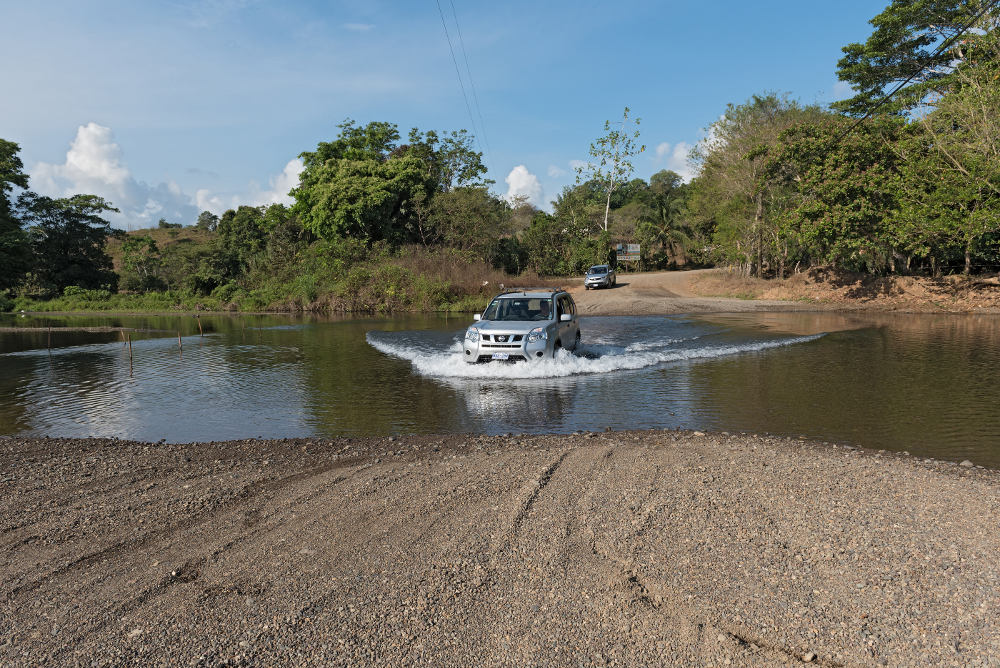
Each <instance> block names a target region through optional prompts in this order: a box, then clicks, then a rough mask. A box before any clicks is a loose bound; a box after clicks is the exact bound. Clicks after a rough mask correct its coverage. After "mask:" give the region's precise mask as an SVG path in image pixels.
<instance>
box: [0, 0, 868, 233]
mask: <svg viewBox="0 0 1000 668" xmlns="http://www.w3.org/2000/svg"><path fill="white" fill-rule="evenodd" d="M886 3H887V0H840V1H838V2H814V1H811V0H788V1H783V2H777V1H770V2H769V1H767V0H759V1H757V2H752V3H751V2H745V1H742V2H736V1H732V2H730V1H715V2H713V1H711V0H704V1H702V2H674V1H664V2H631V1H629V0H620V1H618V2H615V3H603V2H588V1H586V0H577V1H572V2H564V1H561V0H560V1H552V2H538V1H537V0H536V1H535V2H521V1H520V0H509V1H508V2H468V1H466V0H418V1H416V2H378V1H364V2H362V1H336V0H332V1H330V2H306V1H295V0H290V1H286V2H278V1H271V0H210V1H202V2H194V1H188V0H164V1H161V2H135V1H134V0H130V1H117V0H89V1H88V2H79V1H78V0H40V1H39V2H30V3H17V2H11V1H2V2H0V22H2V23H3V25H4V26H5V31H4V39H3V40H2V41H0V62H2V63H4V71H3V82H4V94H3V96H2V97H0V138H4V139H7V140H10V141H15V142H18V143H19V144H20V145H21V158H22V160H23V161H24V163H25V166H26V169H27V171H28V173H29V174H30V176H31V187H32V188H33V189H35V190H37V191H39V192H43V193H45V194H50V195H58V196H61V195H65V194H70V193H71V192H92V193H96V194H100V195H103V196H105V197H107V198H108V199H110V200H111V201H112V202H113V203H114V204H116V205H117V206H119V207H120V208H121V209H122V214H121V215H120V216H117V217H116V218H115V223H116V224H117V225H119V226H122V227H135V226H145V225H149V224H152V225H155V224H156V221H157V220H158V219H159V218H160V217H166V218H167V219H168V220H170V221H173V222H182V223H191V222H193V220H194V218H195V217H196V216H197V213H198V211H200V210H201V209H204V208H208V209H211V210H214V211H216V212H221V211H222V210H224V209H225V208H228V207H230V206H233V205H234V204H236V203H247V204H260V203H266V202H270V201H285V200H283V199H282V198H285V197H286V196H287V191H288V189H289V188H290V187H292V186H293V185H294V183H295V180H296V175H297V171H298V166H297V163H296V162H295V159H296V157H297V156H298V154H299V153H301V152H302V151H308V150H312V149H314V148H315V146H316V144H317V143H318V142H320V141H328V140H330V139H333V138H334V137H335V136H336V133H337V128H336V126H337V124H339V123H340V122H342V121H343V120H344V119H345V118H348V117H349V118H353V119H355V120H356V121H358V122H359V123H362V124H363V123H367V122H368V121H373V120H378V121H389V122H392V123H396V124H397V125H399V128H400V130H401V133H402V134H403V135H404V136H405V135H406V134H407V132H408V131H409V129H410V128H411V127H414V126H416V127H419V128H420V129H421V130H430V129H434V130H439V131H442V130H457V129H461V128H467V129H469V130H474V129H479V130H480V132H479V140H480V146H481V147H482V149H483V150H484V152H485V156H484V157H485V161H486V163H487V165H488V166H489V168H490V174H489V176H490V178H492V179H494V180H495V181H496V185H495V186H494V190H495V191H496V192H497V193H498V194H501V195H507V194H508V193H521V194H526V195H529V196H530V197H531V199H532V201H533V202H534V203H535V204H536V205H539V206H541V207H543V208H549V205H548V202H549V201H550V200H552V199H554V198H555V197H556V196H557V195H558V193H559V192H560V191H561V189H562V188H563V186H565V185H570V184H572V183H573V180H574V174H573V171H572V165H573V164H574V163H575V161H582V160H586V159H587V151H588V148H589V145H590V143H591V142H592V141H593V140H594V139H595V138H597V137H598V136H599V135H600V134H601V133H602V129H603V124H604V121H605V120H609V119H610V120H615V119H619V118H620V117H621V113H622V109H623V107H625V106H629V107H630V108H631V109H632V114H633V115H634V116H638V117H640V118H641V119H642V123H641V125H640V130H641V132H642V136H641V141H642V142H643V143H645V144H646V145H647V147H648V148H647V150H646V152H645V153H644V154H643V155H642V156H640V157H639V158H637V159H636V160H635V167H636V176H639V177H642V178H645V179H648V178H649V176H650V175H652V174H653V173H655V172H656V171H658V170H660V169H664V168H673V169H675V170H677V171H681V172H685V170H686V169H688V168H687V165H686V161H685V160H684V155H685V153H686V150H687V149H688V148H689V147H691V146H693V145H694V144H696V143H697V142H698V140H699V139H701V138H702V137H703V136H704V129H705V128H706V127H707V126H708V125H709V124H710V123H712V122H713V121H714V120H715V119H717V118H718V117H719V115H720V114H721V113H722V112H723V111H724V110H725V107H726V104H727V103H729V102H734V103H740V102H743V101H745V100H746V99H747V98H749V97H750V96H751V95H753V94H754V93H761V92H766V91H775V92H779V93H789V94H791V96H792V97H794V98H796V99H798V100H800V101H802V102H804V103H813V102H818V103H823V104H825V103H828V102H831V101H833V100H836V99H841V98H843V97H846V94H847V92H848V91H847V89H846V88H845V87H844V86H843V84H838V82H837V78H836V62H837V60H838V59H839V58H840V55H841V52H840V47H842V46H843V45H845V44H847V43H849V42H854V41H863V40H864V39H865V38H866V37H867V36H868V35H869V34H870V32H871V26H870V25H869V24H868V21H869V20H870V19H871V18H872V17H873V16H875V15H876V14H877V13H879V12H880V11H881V10H882V9H883V8H884V7H885V5H886ZM439 7H440V10H441V11H442V12H443V14H444V17H445V20H446V24H447V28H448V31H449V33H450V35H451V38H452V42H453V46H454V49H455V56H456V58H457V60H458V64H459V69H460V72H461V76H462V79H463V83H464V86H465V92H466V95H467V96H468V98H469V101H470V104H472V106H473V109H472V116H471V118H470V113H469V111H468V109H467V105H466V102H465V99H464V98H463V95H462V89H461V88H460V86H459V75H458V74H456V71H455V64H454V63H453V61H452V55H451V52H450V51H449V46H448V41H447V39H446V37H445V27H444V25H442V18H441V13H439ZM456 17H457V25H456ZM459 32H460V33H461V38H462V40H461V42H460V41H459ZM463 44H464V54H463V51H462V45H463ZM466 59H467V62H468V71H467V68H466ZM470 72H471V83H470V80H469V77H468V74H469V73H470ZM473 88H474V93H475V96H474V97H473ZM477 100H478V107H477V106H476V105H475V102H476V101H477ZM480 116H481V119H482V122H481V121H480Z"/></svg>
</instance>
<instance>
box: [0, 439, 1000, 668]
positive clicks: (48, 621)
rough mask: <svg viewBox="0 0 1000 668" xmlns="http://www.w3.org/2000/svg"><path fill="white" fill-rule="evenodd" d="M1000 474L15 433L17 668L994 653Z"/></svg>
mask: <svg viewBox="0 0 1000 668" xmlns="http://www.w3.org/2000/svg"><path fill="white" fill-rule="evenodd" d="M998 491H1000V474H998V473H997V472H996V471H990V470H985V469H980V468H977V467H975V466H971V465H969V463H967V462H966V463H965V465H964V466H963V465H961V464H954V463H946V462H939V461H931V460H923V459H918V458H911V457H906V456H899V455H893V454H889V453H876V452H867V451H862V450H858V449H853V448H845V447H843V446H840V447H836V446H834V445H827V444H820V443H811V442H806V441H800V440H791V439H785V438H773V437H764V436H752V435H743V434H732V435H730V434H724V433H722V434H702V433H700V432H673V431H649V432H606V433H596V434H577V435H572V436H504V437H486V436H447V437H416V436H413V437H403V438H383V439H367V440H366V439H346V438H345V439H335V440H282V441H235V442H226V443H195V444H186V445H171V444H166V443H158V444H148V443H136V442H127V441H118V440H106V439H105V440H102V439H76V440H73V439H26V438H9V437H7V438H0V549H2V551H3V563H4V564H5V567H4V569H3V575H2V580H0V600H2V603H0V665H3V666H37V665H85V666H91V665H169V666H175V665H207V666H220V665H254V666H272V665H309V664H311V665H359V664H364V665H369V664H375V665H414V664H423V665H434V666H477V665H484V666H500V665H517V666H522V665H537V666H568V665H587V666H590V665H601V666H604V665H620V666H622V665H629V666H635V665H665V664H666V665H684V666H690V665H712V666H720V665H749V666H758V665H759V666H775V665H795V664H799V663H801V662H803V661H810V662H814V663H816V664H818V665H825V666H834V665H851V666H853V665H865V666H867V665H879V664H885V665H893V666H926V665H961V666H975V665H983V666H986V665H989V666H997V665H1000V622H998V619H1000V596H998V592H1000V569H998V568H997V566H998V555H1000V531H998V529H1000V496H998Z"/></svg>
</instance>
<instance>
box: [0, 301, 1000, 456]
mask: <svg viewBox="0 0 1000 668" xmlns="http://www.w3.org/2000/svg"><path fill="white" fill-rule="evenodd" d="M470 321H471V319H470V318H468V317H451V318H445V317H438V316H417V317H403V318H392V319H363V318H362V319H323V318H314V317H313V318H311V317H293V316H224V315H211V316H202V317H201V318H199V319H196V318H194V317H192V316H105V315H88V316H33V315H28V316H2V317H0V434H29V435H39V436H41V435H47V436H117V437H121V438H129V439H142V440H150V441H155V440H160V439H166V440H168V441H171V442H186V441H209V440H223V439H234V438H248V437H267V438H272V437H299V436H334V435H384V434H399V433H445V432H483V433H488V434H497V433H506V432H515V433H518V432H573V431H577V430H603V429H605V428H608V427H610V428H612V429H615V430H619V429H641V428H687V429H703V430H727V431H753V432H768V433H775V434H785V435H792V436H806V437H808V438H813V439H819V440H825V441H832V442H838V443H851V444H856V445H862V446H865V447H870V448H876V449H887V450H896V451H904V450H905V451H909V452H910V453H912V454H915V455H922V456H931V457H937V458H944V459H952V460H961V459H970V460H972V461H973V462H975V463H977V464H983V465H986V466H991V467H1000V410H998V406H1000V380H998V377H997V371H998V369H1000V318H998V317H996V316H947V315H933V316H932V315H926V316H925V315H853V314H852V315H842V314H830V313H783V314H775V313H770V314H739V315H711V316H699V317H694V316H645V317H589V318H583V319H582V320H581V329H582V331H583V346H582V348H581V350H580V351H578V352H577V354H570V353H562V354H561V356H560V358H558V359H556V360H553V361H548V362H543V363H539V364H535V365H493V364H490V365H478V366H469V365H466V364H465V363H464V362H463V361H462V359H461V348H460V343H461V336H462V333H463V332H464V329H465V327H466V325H467V324H469V322H470ZM199 322H200V324H201V330H202V332H203V335H202V334H200V333H199V326H198V325H199ZM50 327H51V328H52V329H51V333H50V332H49V328H50ZM101 327H128V328H135V329H138V330H142V331H136V332H133V333H132V334H131V337H132V360H131V365H130V360H129V347H128V346H127V345H126V344H124V343H123V342H122V338H121V334H120V333H119V332H117V331H83V329H82V328H101ZM178 334H180V336H181V345H180V346H179V345H178Z"/></svg>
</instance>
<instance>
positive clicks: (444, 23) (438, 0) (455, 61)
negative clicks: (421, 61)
mask: <svg viewBox="0 0 1000 668" xmlns="http://www.w3.org/2000/svg"><path fill="white" fill-rule="evenodd" d="M435 2H436V3H437V8H438V14H439V15H440V16H441V25H442V26H443V27H444V36H445V38H446V39H447V40H448V50H449V51H450V52H451V62H452V63H453V64H454V65H455V74H456V75H457V76H458V86H459V88H461V89H462V98H463V99H464V100H465V109H466V111H468V112H469V120H470V121H471V122H472V136H473V137H475V138H476V144H477V145H479V150H480V151H482V150H483V147H482V145H481V144H479V133H478V131H477V130H476V118H475V116H473V114H472V106H471V105H470V104H469V96H468V95H467V94H466V93H465V84H464V83H462V71H461V70H460V69H459V67H458V59H457V58H455V48H454V47H453V46H452V43H451V35H450V34H449V33H448V23H447V21H445V19H444V12H443V11H442V10H441V0H435Z"/></svg>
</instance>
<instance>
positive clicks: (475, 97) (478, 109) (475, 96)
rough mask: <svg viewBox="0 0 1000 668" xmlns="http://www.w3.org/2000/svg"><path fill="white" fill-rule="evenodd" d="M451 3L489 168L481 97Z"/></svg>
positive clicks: (487, 139)
mask: <svg viewBox="0 0 1000 668" xmlns="http://www.w3.org/2000/svg"><path fill="white" fill-rule="evenodd" d="M449 2H450V3H451V15H452V16H453V17H454V19H455V30H456V31H458V45H459V46H460V47H461V48H462V58H464V59H465V74H466V76H467V77H468V78H469V87H470V88H472V102H473V104H474V105H475V107H476V115H477V116H479V129H480V130H481V131H482V134H483V143H484V144H486V163H487V165H488V166H490V167H492V165H489V162H490V139H489V137H487V136H486V121H484V120H483V110H482V107H480V106H479V95H478V94H477V93H476V82H475V81H473V80H472V69H471V68H470V67H469V55H468V53H466V51H465V40H464V39H463V38H462V28H461V26H460V25H459V24H458V13H457V12H456V11H455V2H454V0H449Z"/></svg>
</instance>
